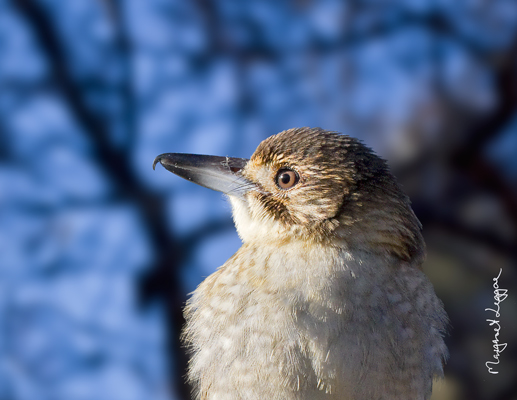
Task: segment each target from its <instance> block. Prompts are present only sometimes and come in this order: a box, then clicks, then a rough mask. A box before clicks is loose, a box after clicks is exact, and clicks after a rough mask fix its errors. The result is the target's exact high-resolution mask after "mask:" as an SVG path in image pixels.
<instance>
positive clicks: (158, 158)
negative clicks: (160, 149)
mask: <svg viewBox="0 0 517 400" xmlns="http://www.w3.org/2000/svg"><path fill="white" fill-rule="evenodd" d="M160 158H161V156H158V157H156V158H155V159H154V161H153V171H154V170H155V169H156V164H158V163H159V162H160Z"/></svg>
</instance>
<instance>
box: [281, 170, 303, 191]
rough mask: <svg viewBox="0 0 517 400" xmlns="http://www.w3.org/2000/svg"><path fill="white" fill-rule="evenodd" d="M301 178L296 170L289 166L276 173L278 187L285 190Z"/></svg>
mask: <svg viewBox="0 0 517 400" xmlns="http://www.w3.org/2000/svg"><path fill="white" fill-rule="evenodd" d="M299 180H300V177H299V176H298V174H297V173H296V171H293V170H292V169H288V168H282V169H281V170H280V171H278V174H276V178H275V181H276V184H277V185H278V187H279V188H280V189H284V190H287V189H291V188H292V187H293V186H294V185H296V184H297V183H298V181H299Z"/></svg>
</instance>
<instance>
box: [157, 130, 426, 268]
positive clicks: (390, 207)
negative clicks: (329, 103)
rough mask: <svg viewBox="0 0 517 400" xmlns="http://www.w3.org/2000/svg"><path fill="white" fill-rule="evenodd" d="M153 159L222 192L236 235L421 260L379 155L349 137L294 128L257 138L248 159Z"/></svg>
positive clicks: (420, 246) (410, 219) (415, 233)
mask: <svg viewBox="0 0 517 400" xmlns="http://www.w3.org/2000/svg"><path fill="white" fill-rule="evenodd" d="M158 162H160V163H161V164H162V165H163V166H164V167H165V168H166V169H168V170H169V171H171V172H173V173H175V174H177V175H179V176H181V177H183V178H185V179H188V180H191V181H193V182H195V183H198V184H200V185H202V186H205V187H208V188H210V189H214V190H218V191H220V192H223V193H225V194H227V195H228V197H229V199H230V202H231V204H232V208H233V216H234V221H235V224H236V227H237V230H238V232H239V235H240V236H241V238H242V240H243V241H244V242H253V241H259V242H261V243H272V244H274V245H281V244H283V243H289V242H292V241H300V242H302V243H306V244H309V245H310V244H313V243H315V242H317V243H323V244H326V245H331V246H341V247H345V248H347V249H350V250H352V249H359V250H367V251H372V250H373V251H377V252H379V254H381V255H382V254H384V255H389V256H396V257H398V258H401V259H403V260H405V261H412V262H417V263H420V262H421V261H422V259H423V256H424V252H425V250H424V243H423V239H422V236H421V233H420V230H421V227H420V223H419V222H418V220H417V218H416V216H415V215H414V213H413V211H412V210H411V207H410V203H409V200H408V198H407V196H405V195H404V194H403V193H402V191H401V189H400V188H399V186H398V184H397V182H396V180H395V178H394V177H393V175H391V173H390V172H389V170H388V168H387V165H386V163H385V161H384V160H382V159H381V158H379V157H377V156H376V155H375V154H374V153H373V152H372V151H371V150H370V149H369V148H367V147H366V146H364V145H363V144H362V143H361V142H359V141H358V140H357V139H354V138H351V137H349V136H346V135H341V134H338V133H335V132H328V131H324V130H322V129H320V128H295V129H289V130H286V131H283V132H281V133H279V134H277V135H273V136H271V137H269V138H267V139H266V140H264V141H263V142H262V143H260V145H259V146H258V148H257V149H256V150H255V153H253V155H252V157H251V159H249V160H247V159H240V158H229V157H215V156H199V155H191V154H177V153H168V154H161V155H159V156H158V157H156V159H155V161H154V165H156V163H158Z"/></svg>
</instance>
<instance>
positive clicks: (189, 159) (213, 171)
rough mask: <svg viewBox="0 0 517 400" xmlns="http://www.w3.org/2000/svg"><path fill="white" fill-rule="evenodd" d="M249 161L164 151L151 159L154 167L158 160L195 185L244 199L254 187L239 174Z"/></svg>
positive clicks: (166, 167)
mask: <svg viewBox="0 0 517 400" xmlns="http://www.w3.org/2000/svg"><path fill="white" fill-rule="evenodd" d="M248 161H249V160H248V159H246V158H230V157H218V156H204V155H197V154H182V153H165V154H160V155H159V156H158V157H156V158H155V159H154V162H153V169H154V168H155V167H156V164H158V163H160V164H162V165H163V166H164V168H165V169H167V170H169V171H170V172H172V173H173V174H176V175H178V176H181V177H182V178H184V179H187V180H189V181H191V182H194V183H197V184H198V185H201V186H204V187H206V188H209V189H212V190H217V191H218V192H223V193H225V194H227V195H229V196H236V197H241V198H243V196H244V194H246V192H247V191H248V190H249V189H250V188H252V187H254V186H255V185H253V184H252V183H251V182H250V181H249V180H248V179H246V178H244V177H243V176H242V173H241V172H242V169H243V168H244V166H245V165H246V163H247V162H248Z"/></svg>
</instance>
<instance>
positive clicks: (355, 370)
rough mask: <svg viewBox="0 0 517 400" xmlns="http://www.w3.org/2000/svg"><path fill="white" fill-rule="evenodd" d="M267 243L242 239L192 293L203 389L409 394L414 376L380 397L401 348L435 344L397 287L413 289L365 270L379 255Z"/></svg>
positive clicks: (190, 322)
mask: <svg viewBox="0 0 517 400" xmlns="http://www.w3.org/2000/svg"><path fill="white" fill-rule="evenodd" d="M267 250H268V249H267V248H261V249H260V250H259V249H258V248H254V247H253V246H250V245H244V246H243V247H242V248H241V249H240V250H239V252H237V253H236V254H235V255H234V256H233V257H232V258H231V259H230V260H228V262H227V263H226V264H225V265H224V266H223V267H221V268H220V269H219V270H218V271H217V272H216V273H214V274H213V275H211V276H210V277H208V278H207V279H206V280H205V281H204V282H203V283H202V284H201V285H200V287H199V288H198V289H197V290H196V292H195V293H194V295H193V297H192V298H191V300H190V301H189V305H188V307H187V310H186V316H187V327H186V329H185V338H186V341H187V344H188V345H189V346H190V348H191V350H192V359H191V363H190V371H189V377H190V379H191V381H193V383H194V385H195V387H196V388H197V390H198V398H201V399H205V398H206V399H227V400H234V399H264V398H270V399H300V400H301V399H319V398H321V399H342V400H345V399H362V398H369V399H374V398H378V399H380V398H386V399H388V398H403V397H400V393H399V389H398V385H399V384H400V385H406V386H407V385H408V384H409V379H410V378H411V377H410V376H407V377H405V376H403V375H404V374H402V375H401V378H400V379H399V380H398V381H397V382H395V383H396V385H395V386H394V387H393V388H390V390H392V391H393V393H394V396H393V397H381V396H384V395H385V394H386V393H388V392H389V390H387V388H386V386H385V384H384V383H383V384H380V382H382V381H383V379H385V376H386V375H387V374H389V373H393V369H394V368H395V367H396V366H397V363H399V362H400V360H401V359H402V357H404V360H405V361H404V362H405V363H406V364H407V365H409V366H412V365H413V364H414V365H417V364H418V365H419V364H422V361H423V359H422V358H423V357H424V356H425V354H427V353H429V351H427V353H426V352H425V351H424V352H422V351H421V350H422V348H423V346H424V345H425V343H422V341H421V340H413V339H412V337H413V338H414V337H415V335H418V336H421V332H420V331H422V330H423V322H422V321H419V320H418V318H416V319H415V318H414V317H412V315H416V316H418V314H417V313H414V312H412V311H413V309H414V306H413V305H412V304H411V302H410V301H409V300H410V299H408V296H407V295H398V294H397V293H403V294H404V293H409V289H408V288H405V289H403V290H402V291H400V290H399V289H400V288H399V287H398V286H399V285H400V284H401V283H396V282H391V280H390V279H388V274H387V273H384V272H383V268H382V267H380V266H373V267H374V268H372V267H366V266H364V265H362V266H361V267H360V269H358V268H359V264H363V263H364V261H369V262H370V263H375V261H374V260H364V259H361V260H360V261H361V262H360V263H358V260H356V259H355V258H354V257H352V256H351V255H350V254H348V253H344V252H340V251H338V250H335V249H322V248H317V247H315V248H312V249H302V248H299V247H297V246H291V247H290V246H285V247H284V251H281V252H279V251H276V252H273V251H271V252H268V251H267ZM358 274H359V275H358ZM421 278H423V275H422V277H421ZM421 278H420V277H418V279H417V280H420V279H421ZM423 279H425V278H423ZM422 282H423V283H424V284H425V282H424V281H422ZM422 282H416V283H413V286H415V285H417V286H418V285H421V283H422ZM394 285H395V286H394ZM440 340H441V338H440ZM410 342H414V343H410ZM414 352H416V354H412V353H414ZM410 353H411V354H410ZM408 354H410V356H409V358H408ZM429 357H431V356H429ZM390 370H391V371H390ZM428 375H429V376H431V375H432V371H431V370H430V371H429V373H428ZM401 382H402V383H401ZM418 384H420V385H421V384H426V383H425V382H420V383H418ZM365 396H368V397H365ZM396 396H399V397H396Z"/></svg>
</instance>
